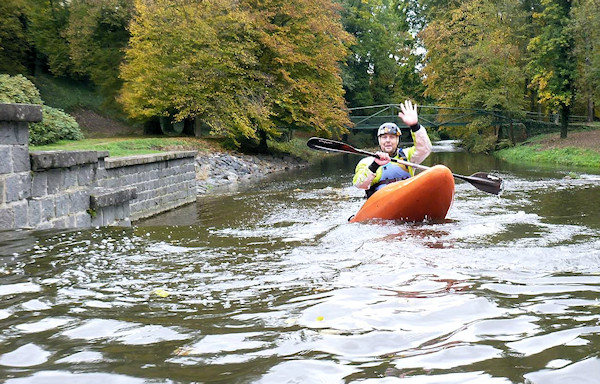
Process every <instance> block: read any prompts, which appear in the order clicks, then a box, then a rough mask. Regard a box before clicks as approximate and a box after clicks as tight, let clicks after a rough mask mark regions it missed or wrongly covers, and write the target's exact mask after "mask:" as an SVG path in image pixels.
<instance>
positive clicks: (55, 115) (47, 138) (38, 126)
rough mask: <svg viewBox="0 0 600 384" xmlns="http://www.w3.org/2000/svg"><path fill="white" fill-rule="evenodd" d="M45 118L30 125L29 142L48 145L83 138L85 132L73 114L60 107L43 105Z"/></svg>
mask: <svg viewBox="0 0 600 384" xmlns="http://www.w3.org/2000/svg"><path fill="white" fill-rule="evenodd" d="M42 116H43V119H42V121H41V122H39V123H33V124H30V125H29V143H30V144H31V145H46V144H52V143H56V142H57V141H59V140H81V139H83V134H82V133H81V130H80V129H79V124H77V121H75V119H74V118H73V116H71V115H69V114H66V113H65V112H63V111H62V110H60V109H57V108H52V107H48V106H47V105H42Z"/></svg>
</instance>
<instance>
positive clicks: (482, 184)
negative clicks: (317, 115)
mask: <svg viewBox="0 0 600 384" xmlns="http://www.w3.org/2000/svg"><path fill="white" fill-rule="evenodd" d="M306 145H308V147H309V148H312V149H316V150H319V151H332V152H344V153H353V154H356V155H365V156H373V157H375V154H374V153H371V152H367V151H363V150H360V149H356V148H354V147H352V146H350V145H348V144H346V143H342V142H340V141H334V140H329V139H323V138H320V137H311V138H310V139H309V140H308V142H307V143H306ZM392 161H395V162H397V163H399V164H404V165H407V166H410V167H413V168H417V169H429V167H426V166H424V165H420V164H415V163H411V162H408V161H404V160H398V159H392ZM452 176H454V177H456V178H457V179H460V180H464V181H466V182H468V183H469V184H471V185H472V186H474V187H475V188H477V189H479V190H480V191H484V192H487V193H492V194H494V195H498V194H499V193H500V192H501V191H502V179H501V178H499V177H497V176H493V175H489V174H487V173H485V172H477V173H474V174H472V175H471V176H463V175H457V174H455V173H453V174H452Z"/></svg>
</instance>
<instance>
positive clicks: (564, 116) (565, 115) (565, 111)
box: [560, 104, 570, 139]
mask: <svg viewBox="0 0 600 384" xmlns="http://www.w3.org/2000/svg"><path fill="white" fill-rule="evenodd" d="M569 114H570V108H569V106H568V105H565V104H562V105H561V106H560V117H561V119H560V138H561V139H566V138H567V131H568V129H569Z"/></svg>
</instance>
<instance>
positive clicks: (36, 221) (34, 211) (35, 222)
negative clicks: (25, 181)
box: [27, 198, 42, 228]
mask: <svg viewBox="0 0 600 384" xmlns="http://www.w3.org/2000/svg"><path fill="white" fill-rule="evenodd" d="M27 203H28V204H29V210H28V211H27V216H28V218H29V225H30V226H32V227H34V228H35V227H38V226H39V225H40V223H41V222H42V202H41V201H40V200H38V199H35V198H33V199H30V200H27Z"/></svg>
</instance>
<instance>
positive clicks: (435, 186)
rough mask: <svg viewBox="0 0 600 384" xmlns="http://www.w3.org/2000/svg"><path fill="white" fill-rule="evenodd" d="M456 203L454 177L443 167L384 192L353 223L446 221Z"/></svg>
mask: <svg viewBox="0 0 600 384" xmlns="http://www.w3.org/2000/svg"><path fill="white" fill-rule="evenodd" d="M453 199H454V176H452V171H450V170H449V169H448V168H447V167H445V166H443V165H436V166H433V167H431V168H429V169H427V170H425V171H423V172H420V173H419V174H417V175H416V176H414V177H411V178H409V179H406V180H402V181H397V182H395V183H391V184H389V185H386V186H385V187H383V188H381V189H380V190H379V191H377V192H375V193H374V194H373V195H371V197H370V198H369V199H368V200H367V201H366V202H365V204H364V205H363V206H362V207H361V208H360V210H359V211H358V212H357V213H356V215H355V216H354V217H352V218H351V219H350V222H351V223H355V222H360V221H365V220H370V219H384V220H401V221H410V222H412V221H425V220H428V221H429V220H432V221H436V220H443V219H445V218H446V214H447V213H448V210H449V209H450V206H451V205H452V201H453Z"/></svg>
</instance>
